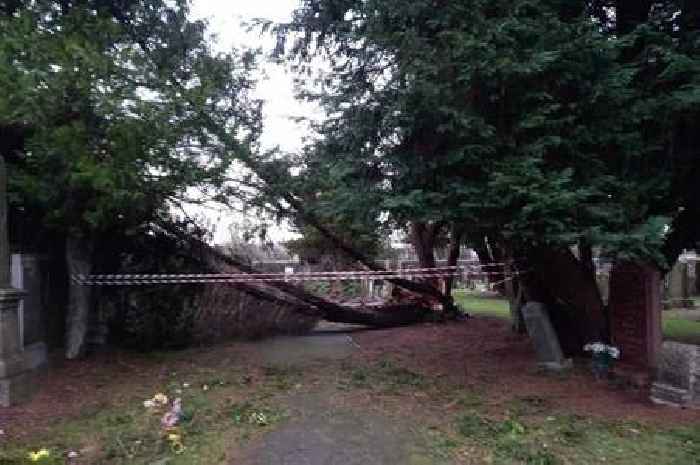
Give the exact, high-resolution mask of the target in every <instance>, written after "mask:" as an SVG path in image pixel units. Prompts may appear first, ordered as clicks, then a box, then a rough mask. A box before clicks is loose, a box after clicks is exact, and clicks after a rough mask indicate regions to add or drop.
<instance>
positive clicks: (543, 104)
mask: <svg viewBox="0 0 700 465" xmlns="http://www.w3.org/2000/svg"><path fill="white" fill-rule="evenodd" d="M621 3H624V5H623V7H621V9H620V10H619V11H620V16H619V17H618V19H619V22H621V25H620V28H621V30H620V32H624V35H621V34H620V35H618V36H612V35H611V34H612V33H613V32H615V27H614V25H613V23H612V22H611V19H610V18H608V17H607V14H608V13H607V12H606V10H605V9H604V8H603V7H604V6H605V5H603V3H602V2H593V3H591V4H589V5H588V7H589V10H588V11H589V12H590V13H592V14H593V15H594V17H591V16H589V15H586V14H585V11H586V4H585V2H580V3H578V4H577V3H576V2H571V1H555V0H550V1H532V0H518V1H514V2H513V1H482V0H462V1H456V2H440V1H434V0H419V1H415V2H403V1H399V0H368V1H348V0H307V1H305V2H304V3H303V5H302V7H300V8H299V9H298V10H297V14H296V16H295V19H294V21H293V22H292V23H291V24H286V25H281V26H279V27H278V31H279V33H280V35H281V37H282V38H284V39H286V40H287V41H288V42H291V46H290V47H289V55H288V57H289V59H290V61H292V62H293V63H295V66H296V67H297V69H299V70H300V71H304V72H306V71H312V70H313V61H312V59H313V58H314V57H317V56H322V57H325V58H327V59H329V60H330V62H331V64H332V71H331V73H328V72H327V71H322V72H321V73H320V80H316V81H314V80H313V79H304V78H300V80H301V81H302V84H305V86H304V87H303V89H304V90H305V92H304V96H306V97H308V98H312V99H316V100H317V101H318V102H319V103H320V104H321V105H323V106H324V108H325V109H326V110H327V112H328V115H329V117H328V119H327V120H326V121H324V123H323V124H321V125H320V127H319V128H318V130H319V134H320V137H319V138H318V140H317V142H316V143H315V144H314V146H313V148H312V149H311V150H309V151H307V152H306V154H305V156H304V157H303V159H302V160H301V161H300V169H301V170H302V172H304V173H305V174H307V176H306V178H313V177H314V176H315V175H316V174H318V173H322V174H321V176H322V177H324V178H329V179H332V183H329V184H331V185H330V186H328V188H327V189H325V190H323V197H324V199H325V202H324V208H325V209H326V211H332V212H335V213H336V214H339V215H340V214H342V212H354V211H362V212H365V214H370V217H372V218H375V219H388V220H389V221H393V222H394V223H395V224H399V225H402V224H405V222H407V221H438V220H439V221H448V222H456V223H460V224H466V225H469V227H471V228H474V227H475V226H474V225H476V228H477V229H481V230H486V231H491V232H492V234H493V235H494V236H496V237H500V238H502V239H503V240H505V241H507V242H509V243H510V244H511V245H512V247H513V248H514V249H522V248H524V249H527V248H531V247H534V246H542V245H544V246H569V245H573V244H576V243H578V242H579V241H581V240H583V241H586V242H588V243H591V244H595V245H599V246H602V247H603V248H604V249H605V250H606V251H607V252H608V253H610V254H611V255H616V256H620V257H628V258H635V259H643V260H652V261H654V262H656V263H657V264H659V265H661V266H663V265H664V264H665V262H666V259H667V257H669V256H671V254H668V253H666V250H664V242H665V240H666V239H667V237H666V236H665V234H666V231H665V228H666V226H667V225H669V224H672V223H673V221H674V218H676V217H677V216H678V215H679V212H682V211H683V209H684V208H685V209H687V208H691V206H692V205H694V203H695V201H694V200H693V199H694V195H693V193H694V192H695V189H696V188H695V185H696V184H697V183H693V182H691V181H690V179H695V178H696V177H697V176H696V175H697V167H698V162H697V160H698V156H697V155H698V152H697V148H693V147H697V144H696V145H692V144H689V142H690V141H692V140H694V138H693V136H691V135H690V133H692V132H693V131H694V130H693V129H690V128H691V127H692V128H694V127H695V124H696V123H694V122H691V120H692V121H697V118H694V115H696V113H697V108H698V105H697V103H698V96H700V85H699V84H700V82H699V81H698V79H699V78H698V76H700V73H698V70H700V68H699V66H700V60H699V59H698V53H697V52H698V44H697V42H694V41H689V40H687V39H690V38H692V37H694V36H693V35H692V34H694V32H692V31H690V30H687V31H683V33H682V34H681V33H679V32H678V30H677V28H675V26H673V24H678V21H681V20H682V18H683V15H678V14H676V13H677V12H678V10H677V8H674V6H673V2H667V3H665V4H664V5H663V7H657V8H655V9H653V10H651V9H649V8H645V7H644V6H643V5H642V6H640V5H637V6H636V8H631V7H632V6H633V4H636V2H629V3H627V2H621ZM577 5H578V8H577ZM627 6H630V8H629V10H630V11H629V15H627V13H626V11H627V10H626V9H625V8H626V7H627ZM686 10H687V11H686V13H688V14H690V10H689V9H686ZM623 13H624V15H623ZM638 16H639V17H638ZM623 22H624V26H623V25H622V23H623ZM628 24H632V25H634V26H635V27H628V26H627V25H628ZM669 25H671V26H669ZM622 29H624V30H622ZM312 76H313V75H312ZM693 211H695V210H693ZM386 213H388V216H387V215H386ZM383 214H384V215H383ZM677 229H682V228H681V225H677ZM685 230H687V228H685ZM694 237H700V236H698V235H696V234H689V235H686V237H685V239H686V243H687V241H688V240H692V239H693V238H694ZM664 254H665V255H666V257H664Z"/></svg>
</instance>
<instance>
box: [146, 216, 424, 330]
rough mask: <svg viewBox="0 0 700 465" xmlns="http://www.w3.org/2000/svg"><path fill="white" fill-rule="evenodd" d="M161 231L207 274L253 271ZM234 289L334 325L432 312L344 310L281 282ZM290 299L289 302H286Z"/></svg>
mask: <svg viewBox="0 0 700 465" xmlns="http://www.w3.org/2000/svg"><path fill="white" fill-rule="evenodd" d="M159 226H160V227H161V228H162V229H163V230H164V231H166V232H168V233H170V234H173V235H175V236H176V237H177V238H179V239H181V240H182V241H184V242H185V243H186V244H187V245H188V246H189V247H190V250H189V252H190V256H192V257H193V258H194V257H199V262H200V263H201V264H202V265H203V266H204V267H207V268H208V269H209V270H210V271H220V270H217V269H214V267H212V265H211V264H212V263H216V262H218V263H223V264H225V265H227V266H230V267H233V268H235V269H236V270H238V271H239V272H242V273H256V272H257V271H256V270H255V269H254V268H253V267H251V266H250V265H247V264H245V263H244V262H243V260H241V259H238V258H236V257H232V256H229V255H226V254H224V253H221V252H219V251H218V250H216V249H215V248H213V247H211V246H210V245H209V244H207V243H205V242H203V241H201V240H200V239H199V238H196V237H192V236H191V235H190V234H189V233H187V232H186V231H182V230H181V229H179V228H177V227H175V226H174V225H171V224H160V225H159ZM231 285H233V286H235V287H236V288H237V289H239V290H242V291H244V292H247V293H249V294H250V295H252V296H255V297H258V298H261V299H264V300H267V301H270V302H274V303H276V304H284V305H289V306H290V307H291V308H292V309H293V310H295V311H298V312H300V313H302V314H304V315H309V316H316V317H318V318H322V319H324V320H327V321H332V322H336V323H350V324H361V325H367V326H373V327H392V326H403V325H410V324H415V323H420V322H422V321H426V320H427V319H428V317H429V316H430V314H431V313H432V311H431V310H430V309H429V308H427V307H422V306H420V305H418V304H397V305H385V306H378V307H347V306H342V305H339V304H337V303H335V302H332V301H329V300H327V299H323V298H321V297H318V296H316V295H314V294H312V293H310V292H307V291H305V290H304V289H303V288H302V287H300V286H296V285H294V284H290V283H288V282H285V281H270V282H265V283H264V284H263V283H261V284H248V283H233V284H231ZM270 287H272V288H274V289H276V290H277V291H281V293H282V296H280V295H278V294H277V293H276V292H273V291H272V290H270V289H269V288H270ZM290 297H291V298H290Z"/></svg>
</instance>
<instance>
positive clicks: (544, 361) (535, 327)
mask: <svg viewBox="0 0 700 465" xmlns="http://www.w3.org/2000/svg"><path fill="white" fill-rule="evenodd" d="M522 314H523V319H524V320H525V327H526V328H527V333H528V334H529V335H530V339H532V342H533V344H534V345H535V352H536V354H537V362H538V365H539V366H540V368H544V369H546V370H553V371H560V370H564V369H566V368H569V367H571V359H567V358H565V357H564V353H563V352H562V350H561V345H560V344H559V338H558V337H557V333H556V332H555V331H554V327H553V326H552V322H551V321H550V319H549V312H548V311H547V307H545V305H544V304H541V303H539V302H528V303H527V304H525V306H523V308H522Z"/></svg>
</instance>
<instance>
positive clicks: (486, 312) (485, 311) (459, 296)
mask: <svg viewBox="0 0 700 465" xmlns="http://www.w3.org/2000/svg"><path fill="white" fill-rule="evenodd" d="M453 297H454V299H455V302H456V303H457V305H459V306H460V307H462V309H463V310H464V311H466V312H467V313H469V314H470V315H483V316H493V317H497V318H510V309H509V308H508V301H507V300H506V299H501V298H498V297H480V296H478V295H475V294H470V293H468V292H464V291H455V292H454V294H453Z"/></svg>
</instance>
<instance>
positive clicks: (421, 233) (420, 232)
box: [410, 221, 439, 268]
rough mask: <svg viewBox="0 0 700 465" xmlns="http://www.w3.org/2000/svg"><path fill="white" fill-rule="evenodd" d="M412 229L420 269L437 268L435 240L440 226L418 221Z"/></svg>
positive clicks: (411, 237)
mask: <svg viewBox="0 0 700 465" xmlns="http://www.w3.org/2000/svg"><path fill="white" fill-rule="evenodd" d="M410 228H411V231H410V240H411V244H412V245H413V250H414V251H415V252H416V256H417V257H418V264H419V266H420V268H435V238H436V236H437V232H438V229H439V225H437V224H436V223H422V222H419V221H416V222H413V223H411V226H410Z"/></svg>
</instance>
